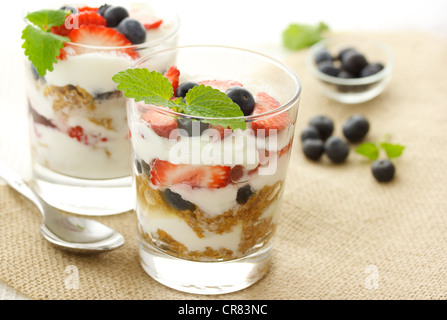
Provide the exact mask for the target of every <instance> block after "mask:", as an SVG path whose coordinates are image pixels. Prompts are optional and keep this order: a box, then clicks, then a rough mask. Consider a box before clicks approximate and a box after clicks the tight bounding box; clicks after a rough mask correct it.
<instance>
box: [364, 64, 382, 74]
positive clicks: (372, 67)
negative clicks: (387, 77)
mask: <svg viewBox="0 0 447 320" xmlns="http://www.w3.org/2000/svg"><path fill="white" fill-rule="evenodd" d="M382 69H383V64H381V63H370V64H367V65H366V66H365V67H364V68H363V69H362V71H360V77H369V76H372V75H373V74H376V73H377V72H379V71H380V70H382Z"/></svg>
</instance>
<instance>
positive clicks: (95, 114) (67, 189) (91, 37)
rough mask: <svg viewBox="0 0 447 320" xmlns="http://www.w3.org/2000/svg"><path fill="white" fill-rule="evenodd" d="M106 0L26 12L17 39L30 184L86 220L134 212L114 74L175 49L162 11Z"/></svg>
mask: <svg viewBox="0 0 447 320" xmlns="http://www.w3.org/2000/svg"><path fill="white" fill-rule="evenodd" d="M108 3H110V4H107V5H100V4H103V2H102V3H91V4H89V5H74V4H73V5H62V4H61V5H60V6H56V7H47V8H42V7H39V8H35V7H27V8H26V9H25V22H26V27H25V29H24V31H23V35H22V39H24V40H25V41H24V44H23V48H24V49H25V55H26V56H27V57H26V58H27V59H26V68H25V70H26V92H27V97H28V105H29V108H28V109H29V134H30V144H31V159H32V173H33V177H32V178H33V179H32V183H33V186H34V188H35V190H36V191H37V193H38V194H39V195H40V196H41V197H42V198H43V199H44V200H46V201H47V202H48V203H50V204H51V205H53V206H55V207H57V208H59V209H62V210H65V211H69V212H73V213H78V214H86V215H108V214H115V213H120V212H124V211H127V210H130V209H132V208H133V207H134V194H133V193H132V187H131V186H132V177H131V176H132V165H131V156H130V155H131V147H130V141H129V135H128V127H127V115H126V102H125V98H124V97H123V95H122V93H121V92H120V91H118V90H117V89H116V84H115V83H114V82H113V81H112V80H111V78H112V76H113V75H114V74H115V73H116V72H118V71H121V70H125V69H127V68H129V67H130V66H132V64H134V63H135V61H136V60H137V59H139V58H140V57H141V56H143V55H147V54H149V53H151V52H154V51H157V50H161V49H164V48H168V47H173V46H175V45H176V44H177V40H178V31H179V19H178V16H177V15H176V14H175V13H173V12H172V10H171V9H170V8H167V7H166V8H165V7H161V6H152V4H129V3H125V4H124V3H120V2H116V3H113V2H108ZM41 5H42V4H39V6H41ZM39 43H42V45H39ZM164 58H165V59H168V60H172V61H173V59H174V56H171V57H168V56H165V57H164ZM160 62H161V64H162V65H164V64H165V63H167V61H160Z"/></svg>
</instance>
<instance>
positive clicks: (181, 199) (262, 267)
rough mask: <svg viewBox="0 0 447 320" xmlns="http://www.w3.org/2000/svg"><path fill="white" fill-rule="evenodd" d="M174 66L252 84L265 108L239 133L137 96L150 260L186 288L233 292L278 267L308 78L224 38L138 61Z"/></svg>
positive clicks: (140, 205)
mask: <svg viewBox="0 0 447 320" xmlns="http://www.w3.org/2000/svg"><path fill="white" fill-rule="evenodd" d="M172 56H176V60H175V61H169V63H166V64H165V65H162V64H160V63H158V61H168V60H169V59H167V58H168V57H172ZM172 64H175V66H176V67H177V68H178V69H179V71H180V83H183V82H186V81H194V82H197V83H199V84H205V85H210V86H212V87H214V88H217V89H220V90H221V91H226V89H227V88H229V87H232V86H240V85H243V86H244V87H245V88H246V89H248V90H249V91H250V93H252V95H253V96H254V97H255V100H256V106H255V110H256V108H259V109H258V110H264V112H262V111H261V112H260V113H259V112H258V113H259V114H257V115H249V116H245V117H241V118H240V119H243V120H244V121H245V123H246V129H245V130H241V129H237V130H234V131H233V130H231V129H226V130H224V128H223V127H222V126H219V125H209V124H208V123H207V119H210V118H206V117H191V116H187V115H185V114H182V113H177V112H174V111H172V110H171V109H165V108H161V107H157V106H155V105H147V104H144V103H142V102H137V103H136V102H135V101H134V100H133V99H128V121H129V128H130V135H131V141H132V146H133V154H134V158H135V161H134V177H135V179H134V182H135V188H136V192H137V205H136V211H137V215H138V235H139V237H138V239H139V254H140V258H141V264H142V266H143V268H144V270H145V271H146V272H147V273H148V274H149V275H150V276H152V277H153V278H154V279H155V280H157V281H159V282H161V283H163V284H165V285H166V286H168V287H171V288H174V289H177V290H181V291H186V292H191V293H199V294H220V293H227V292H233V291H236V290H239V289H243V288H245V287H247V286H250V285H251V284H253V283H255V282H256V281H258V280H259V279H261V278H262V277H263V276H264V275H265V273H266V272H267V270H268V266H269V260H270V256H271V250H272V240H273V235H274V233H275V229H276V225H277V223H278V214H279V206H280V202H281V196H282V193H283V190H284V181H285V178H286V175H287V166H288V162H289V156H290V151H291V146H292V142H293V137H294V131H295V124H296V117H297V112H298V104H299V98H300V92H301V85H300V82H299V79H298V77H297V76H296V74H295V73H294V72H293V71H292V70H291V69H289V68H288V67H287V66H285V65H283V64H281V63H280V62H278V61H275V60H273V59H271V58H269V57H267V56H264V55H261V54H257V53H254V52H251V51H246V50H242V49H236V48H229V47H220V46H185V47H179V48H171V49H167V50H162V51H159V52H157V53H153V54H150V55H148V56H146V57H143V58H142V59H141V60H140V61H138V62H137V64H136V65H135V66H134V67H137V68H147V69H149V70H151V71H158V72H161V73H164V72H166V70H168V68H170V66H171V65H172ZM262 108H264V109H262ZM232 119H234V118H232ZM214 120H215V118H214Z"/></svg>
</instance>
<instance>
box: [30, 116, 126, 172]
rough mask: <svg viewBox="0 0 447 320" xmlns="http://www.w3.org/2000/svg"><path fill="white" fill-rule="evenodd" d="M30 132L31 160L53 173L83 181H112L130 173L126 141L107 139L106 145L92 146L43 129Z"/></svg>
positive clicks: (36, 125)
mask: <svg viewBox="0 0 447 320" xmlns="http://www.w3.org/2000/svg"><path fill="white" fill-rule="evenodd" d="M31 130H32V134H31V146H32V157H33V158H34V160H35V161H37V162H38V163H40V164H42V165H44V166H45V167H47V168H49V169H51V170H53V171H55V172H58V173H61V174H65V175H68V176H72V177H76V178H85V179H112V178H119V177H125V176H129V175H131V173H132V169H131V164H130V152H131V150H130V146H129V141H128V140H127V139H126V137H123V136H121V137H119V136H117V137H115V138H113V137H110V136H109V137H108V140H107V141H106V142H98V143H96V144H95V145H94V146H91V145H85V144H84V143H82V142H79V141H77V140H76V139H74V138H71V137H69V136H68V135H67V134H66V133H64V132H61V131H59V130H57V129H55V128H51V127H47V126H44V125H40V124H34V127H33V128H31Z"/></svg>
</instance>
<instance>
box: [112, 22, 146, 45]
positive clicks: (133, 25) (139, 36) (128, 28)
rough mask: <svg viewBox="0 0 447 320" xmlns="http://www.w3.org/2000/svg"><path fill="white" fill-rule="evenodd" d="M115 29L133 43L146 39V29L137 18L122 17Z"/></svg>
mask: <svg viewBox="0 0 447 320" xmlns="http://www.w3.org/2000/svg"><path fill="white" fill-rule="evenodd" d="M116 29H117V30H118V31H119V32H120V33H122V34H123V35H124V36H125V37H126V38H127V39H128V40H129V41H130V42H132V43H133V44H140V43H143V42H145V41H146V29H145V28H144V26H143V24H142V23H141V22H140V21H138V20H137V19H134V18H124V19H123V21H121V22H120V24H119V25H118V27H117V28H116Z"/></svg>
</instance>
